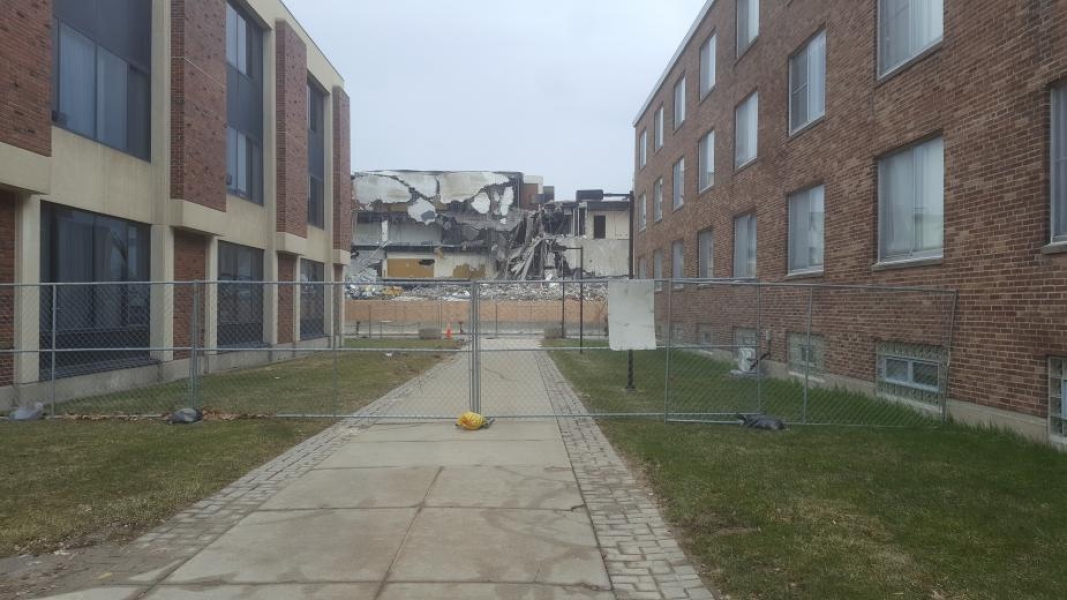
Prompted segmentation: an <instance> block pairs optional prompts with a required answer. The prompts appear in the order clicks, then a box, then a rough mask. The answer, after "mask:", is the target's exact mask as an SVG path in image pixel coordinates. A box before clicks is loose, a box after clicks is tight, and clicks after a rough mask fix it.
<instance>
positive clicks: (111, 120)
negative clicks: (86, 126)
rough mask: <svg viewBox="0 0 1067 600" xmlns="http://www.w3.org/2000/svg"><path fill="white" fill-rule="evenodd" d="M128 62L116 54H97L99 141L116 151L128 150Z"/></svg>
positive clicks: (102, 52)
mask: <svg viewBox="0 0 1067 600" xmlns="http://www.w3.org/2000/svg"><path fill="white" fill-rule="evenodd" d="M128 70H129V67H128V66H127V65H126V62H125V61H123V60H122V59H121V58H119V57H117V56H115V55H114V54H112V53H110V52H108V51H107V50H104V49H103V48H99V49H97V52H96V103H97V106H99V107H100V108H99V110H97V112H96V131H97V139H99V140H100V141H101V142H104V143H105V144H107V145H109V146H112V147H115V148H125V147H126V116H127V111H126V100H127V98H128V95H127V91H126V73H127V71H128Z"/></svg>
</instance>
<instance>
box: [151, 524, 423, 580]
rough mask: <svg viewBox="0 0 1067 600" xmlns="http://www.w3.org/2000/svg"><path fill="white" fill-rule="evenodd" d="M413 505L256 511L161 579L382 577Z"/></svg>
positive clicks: (337, 578)
mask: <svg viewBox="0 0 1067 600" xmlns="http://www.w3.org/2000/svg"><path fill="white" fill-rule="evenodd" d="M414 516H415V510H413V509H372V510H301V511H284V512H274V511H271V512H256V513H252V514H251V515H249V516H248V517H247V518H246V519H244V520H243V521H241V522H240V523H238V524H237V525H236V526H234V528H233V529H231V530H230V531H228V532H226V534H225V535H223V536H222V537H221V538H219V539H218V540H216V541H215V542H214V543H212V544H211V545H210V546H208V547H207V548H205V549H204V550H203V551H201V552H200V554H197V555H196V556H195V557H193V558H192V559H191V560H190V561H189V562H187V563H185V564H184V565H182V566H181V567H180V568H179V569H178V570H177V571H175V572H174V574H172V575H171V576H170V577H168V578H167V579H166V580H165V583H169V584H174V583H181V584H189V583H305V582H309V583H311V582H313V583H330V582H349V583H350V582H364V581H366V582H371V581H381V580H382V579H383V578H384V577H385V574H386V572H387V571H388V569H389V564H390V562H392V560H393V557H394V556H395V555H396V552H397V550H399V548H400V544H401V543H402V542H403V540H404V534H405V532H407V530H408V527H409V525H410V524H411V520H412V519H413V518H414Z"/></svg>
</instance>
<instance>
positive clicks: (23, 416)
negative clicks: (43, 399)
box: [8, 402, 44, 421]
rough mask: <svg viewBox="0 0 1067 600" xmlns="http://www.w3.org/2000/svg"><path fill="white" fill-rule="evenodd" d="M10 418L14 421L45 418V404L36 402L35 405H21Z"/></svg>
mask: <svg viewBox="0 0 1067 600" xmlns="http://www.w3.org/2000/svg"><path fill="white" fill-rule="evenodd" d="M8 418H9V419H11V420H12V421H39V420H40V419H43V418H44V404H41V403H40V402H36V403H34V405H33V406H20V407H19V408H17V409H15V412H13V413H11V414H10V415H8Z"/></svg>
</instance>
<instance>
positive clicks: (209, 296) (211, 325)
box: [200, 236, 219, 354]
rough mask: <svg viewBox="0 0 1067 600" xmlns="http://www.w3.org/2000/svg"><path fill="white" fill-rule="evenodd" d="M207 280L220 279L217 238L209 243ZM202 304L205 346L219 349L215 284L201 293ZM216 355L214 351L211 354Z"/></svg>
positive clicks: (206, 287)
mask: <svg viewBox="0 0 1067 600" xmlns="http://www.w3.org/2000/svg"><path fill="white" fill-rule="evenodd" d="M206 273H207V280H208V281H209V282H214V281H218V279H219V240H218V238H216V237H215V236H211V237H209V238H208V242H207V268H206ZM200 302H201V305H202V306H203V307H204V321H205V322H204V346H205V347H207V348H218V341H219V310H218V307H219V288H218V286H217V285H215V284H213V283H209V284H206V285H205V286H204V287H203V289H202V290H201V291H200ZM211 353H212V354H214V353H215V351H214V350H212V352H211Z"/></svg>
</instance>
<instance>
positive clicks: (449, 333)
mask: <svg viewBox="0 0 1067 600" xmlns="http://www.w3.org/2000/svg"><path fill="white" fill-rule="evenodd" d="M445 339H446V340H450V339H452V323H449V324H448V329H445Z"/></svg>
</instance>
